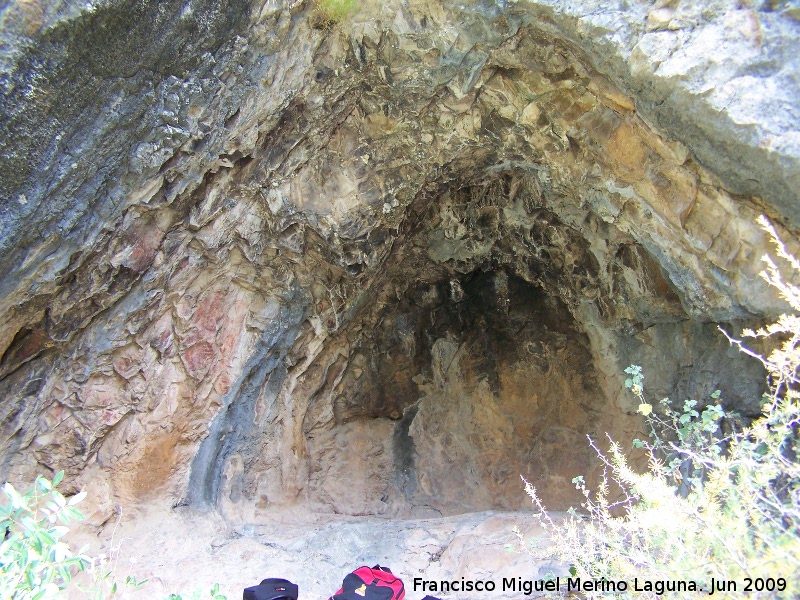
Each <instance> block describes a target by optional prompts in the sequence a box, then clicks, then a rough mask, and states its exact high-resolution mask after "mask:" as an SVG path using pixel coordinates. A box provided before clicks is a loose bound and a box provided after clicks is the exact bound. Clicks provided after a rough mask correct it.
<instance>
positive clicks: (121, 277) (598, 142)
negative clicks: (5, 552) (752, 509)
mask: <svg viewBox="0 0 800 600" xmlns="http://www.w3.org/2000/svg"><path fill="white" fill-rule="evenodd" d="M662 4H663V3H661V4H658V5H651V4H650V3H634V4H633V5H631V3H628V2H625V3H623V2H620V3H619V4H616V3H609V2H593V1H584V2H580V3H564V2H557V1H546V0H545V1H539V2H527V1H522V0H520V1H519V2H509V3H504V2H502V3H501V2H497V3H492V2H488V1H478V0H475V1H468V2H464V3H459V5H458V6H451V5H449V4H448V3H428V2H421V1H417V0H408V1H405V2H389V3H380V4H378V3H375V4H372V3H366V4H365V6H363V7H362V8H361V9H360V10H359V11H358V12H357V13H356V14H355V15H353V16H351V17H350V18H348V19H347V20H346V21H345V22H342V23H339V24H336V25H331V24H329V23H326V22H325V19H324V18H323V17H322V16H321V14H320V12H319V11H318V10H317V9H315V8H314V7H313V6H311V5H307V4H305V3H302V2H282V1H280V0H274V1H273V0H269V1H268V2H266V3H264V2H261V1H252V2H246V1H244V0H242V1H239V2H223V3H219V2H217V3H211V2H203V1H202V0H200V1H199V2H194V1H192V2H186V1H184V0H181V1H177V0H175V1H172V0H170V1H166V2H158V3H140V2H133V1H127V0H124V1H114V0H110V1H108V2H100V3H94V4H86V3H82V2H70V1H65V2H55V1H52V2H51V1H49V0H41V1H39V0H37V1H33V2H14V3H10V4H8V5H7V6H6V7H5V8H3V9H2V13H0V15H2V16H0V19H2V21H0V24H1V25H2V36H3V40H4V44H3V46H2V48H0V60H2V64H3V67H4V74H3V76H2V77H1V78H0V85H2V91H3V101H2V113H1V115H0V119H1V120H2V123H3V135H2V137H0V180H1V181H2V182H3V183H2V189H0V192H1V193H2V196H3V205H2V206H3V207H2V219H3V228H2V231H0V290H2V293H1V294H0V311H2V314H3V315H4V319H3V320H2V321H1V322H0V355H2V358H0V394H1V396H0V397H2V404H0V417H1V418H0V455H2V471H1V472H0V474H1V475H2V477H3V478H4V479H11V480H18V479H24V478H32V476H33V475H34V474H35V473H36V472H37V471H41V470H42V469H66V470H67V471H68V472H69V477H68V481H71V482H72V483H73V484H74V485H75V486H76V487H79V486H83V485H85V486H88V487H90V488H91V489H92V490H94V494H93V496H94V498H95V503H96V506H95V512H94V515H93V519H95V521H96V522H98V523H101V522H103V521H104V520H105V519H107V518H108V517H109V515H110V514H111V511H112V509H113V506H114V505H115V504H135V503H139V502H145V501H150V500H154V501H157V502H172V503H178V502H188V503H193V504H197V505H205V506H217V507H218V508H219V509H220V510H221V511H222V512H223V513H224V514H225V515H227V516H229V518H231V519H233V520H237V521H241V522H253V521H257V520H258V518H259V516H260V515H264V514H266V512H267V511H270V510H273V509H275V508H278V507H291V506H304V507H310V508H312V509H314V510H320V511H332V512H338V513H345V514H414V515H418V516H427V515H430V514H450V513H457V512H464V511H469V510H479V509H480V510H482V509H492V508H504V509H518V508H524V507H525V506H526V505H527V500H526V497H525V495H524V493H523V492H522V488H521V483H520V480H519V477H520V475H523V476H524V477H525V478H526V479H528V480H530V481H531V482H532V483H534V484H535V485H536V486H537V487H538V488H539V489H540V490H542V491H543V496H544V498H545V499H546V500H548V501H549V502H551V503H552V504H553V505H554V506H556V507H560V506H564V507H566V506H568V505H569V504H570V503H571V502H574V500H575V497H574V496H573V494H574V493H575V491H574V488H573V486H572V484H571V479H572V478H573V477H574V476H576V475H578V474H586V475H587V476H591V475H593V474H596V472H597V471H596V469H597V468H598V467H597V466H596V465H595V462H596V461H595V460H594V458H593V451H592V450H591V449H590V448H589V446H588V442H587V440H586V436H587V435H589V436H591V437H592V438H594V439H604V438H605V434H606V433H607V432H608V433H609V434H611V435H612V436H613V437H615V438H617V439H621V440H628V439H630V438H632V437H634V436H636V435H641V429H642V422H641V420H640V417H638V416H637V415H636V413H635V410H636V402H635V401H634V399H633V398H631V397H630V396H628V395H626V393H625V391H624V389H623V386H622V381H623V379H624V377H623V373H622V370H623V369H624V368H625V367H626V366H627V365H629V364H631V363H636V364H641V365H642V366H643V367H644V369H645V373H646V376H647V380H646V383H647V387H648V392H649V393H652V395H653V397H654V398H657V399H659V398H661V397H664V396H672V397H674V398H675V399H676V400H679V401H682V400H683V399H685V398H686V397H695V398H697V399H698V400H702V399H704V398H706V397H707V396H708V394H710V393H711V392H712V391H713V390H715V389H720V390H721V391H722V397H723V400H724V402H725V403H726V406H736V407H738V408H739V410H741V411H742V412H743V413H744V414H745V415H751V416H752V415H755V414H757V413H758V410H759V408H758V404H759V403H758V398H759V396H760V391H761V389H762V387H763V385H764V383H763V380H764V375H763V372H762V371H761V370H760V368H759V367H758V366H757V365H755V364H754V363H753V362H752V361H749V360H747V359H746V357H744V356H742V355H739V354H737V352H736V351H735V350H733V349H731V348H730V347H729V346H728V343H727V341H726V340H725V338H724V337H723V336H722V334H721V333H720V332H719V331H718V329H717V324H723V325H724V327H725V328H726V329H728V330H732V331H733V332H737V331H738V329H739V328H740V327H741V325H743V324H752V323H754V322H758V321H759V320H760V319H762V318H765V317H769V316H773V315H775V314H777V313H778V312H780V311H782V310H783V309H784V308H785V307H784V306H783V305H782V303H781V301H780V299H779V298H778V297H777V296H776V295H775V294H774V293H773V292H771V291H770V289H769V288H768V287H767V286H766V284H765V283H764V282H763V280H761V278H760V277H759V275H758V274H759V272H760V270H761V268H762V263H761V257H762V255H764V254H765V253H767V252H769V250H770V248H769V243H768V240H767V239H766V237H765V235H764V233H763V232H762V231H761V230H760V229H759V227H758V226H757V224H756V218H757V217H758V215H760V214H762V213H765V214H767V216H768V217H770V218H771V219H772V221H773V222H774V223H775V226H776V228H777V230H778V232H779V235H780V236H781V237H782V239H783V240H784V241H785V242H786V244H787V247H788V249H789V250H790V251H792V252H795V253H797V251H798V250H800V247H799V246H800V244H798V241H797V231H798V227H799V226H800V212H798V211H797V209H796V206H797V201H798V199H799V198H798V189H800V180H798V177H800V175H798V174H800V133H798V131H800V126H799V122H798V121H799V119H800V118H799V117H798V114H800V89H798V88H799V87H800V83H798V80H797V77H796V73H797V72H800V52H798V50H800V48H798V46H800V43H798V40H800V35H798V34H800V23H799V22H798V21H797V20H796V15H795V12H792V11H794V10H795V9H792V8H791V7H789V8H787V9H785V10H784V9H782V8H780V7H778V8H776V9H774V10H772V9H770V10H766V9H764V10H761V9H755V8H742V7H741V6H740V5H739V4H738V3H735V2H727V1H720V2H715V3H711V4H708V3H703V6H702V7H699V6H688V5H687V6H684V5H683V4H682V3H670V4H668V5H662Z"/></svg>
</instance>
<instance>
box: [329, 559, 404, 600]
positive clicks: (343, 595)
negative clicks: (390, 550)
mask: <svg viewBox="0 0 800 600" xmlns="http://www.w3.org/2000/svg"><path fill="white" fill-rule="evenodd" d="M405 596H406V590H405V588H404V587H403V582H402V581H400V580H399V579H398V578H397V577H395V576H394V575H392V572H391V571H390V570H389V569H387V568H386V567H382V566H380V565H375V566H374V567H372V568H371V569H370V568H369V567H359V568H357V569H356V570H355V571H353V572H352V573H350V574H349V575H348V576H347V577H345V578H344V581H343V582H342V587H341V589H340V590H339V591H338V592H336V593H335V594H334V595H333V596H331V597H330V598H328V600H403V598H405Z"/></svg>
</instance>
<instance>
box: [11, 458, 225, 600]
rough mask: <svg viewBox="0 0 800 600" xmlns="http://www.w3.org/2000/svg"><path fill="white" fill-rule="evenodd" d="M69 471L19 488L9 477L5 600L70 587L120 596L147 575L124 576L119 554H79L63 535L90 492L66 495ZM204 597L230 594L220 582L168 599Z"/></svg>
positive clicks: (100, 599) (43, 597)
mask: <svg viewBox="0 0 800 600" xmlns="http://www.w3.org/2000/svg"><path fill="white" fill-rule="evenodd" d="M63 477H64V472H63V471H61V472H59V473H57V474H56V476H55V477H54V478H53V480H52V481H50V480H49V479H47V478H45V477H42V476H41V475H40V476H39V477H37V478H36V481H35V482H34V485H33V488H32V489H31V490H30V491H28V492H27V493H25V494H21V493H19V492H18V491H17V490H16V488H15V487H14V486H13V485H11V484H10V483H6V484H5V485H4V486H3V492H4V494H5V496H6V502H5V503H3V504H2V505H0V535H4V539H3V541H2V543H0V598H2V599H3V600H6V599H8V600H48V599H50V598H58V597H62V592H65V591H67V590H80V591H82V592H83V594H84V595H85V596H86V597H88V598H93V599H95V600H104V599H106V598H111V597H113V596H116V595H117V594H118V593H120V592H121V591H123V590H124V589H126V588H127V589H138V588H140V587H141V586H142V585H144V583H145V582H146V580H145V581H139V580H137V579H136V578H135V577H134V576H132V575H127V576H126V577H125V578H124V579H122V580H120V579H119V578H118V576H117V574H116V573H115V565H116V560H115V559H116V554H115V553H118V552H119V548H116V549H114V548H113V543H112V554H110V555H109V556H101V557H96V558H92V557H89V556H87V555H86V553H85V552H86V549H85V548H83V549H81V550H80V551H79V552H78V553H77V554H76V553H74V552H73V551H72V549H71V548H70V547H69V545H68V544H67V543H65V542H64V541H63V539H62V538H63V537H64V536H65V535H66V534H67V533H68V532H69V527H68V525H69V524H70V523H71V522H72V521H76V520H81V519H84V518H85V517H84V515H83V514H82V513H81V512H80V511H79V510H78V509H77V508H76V505H77V504H79V503H80V502H81V501H82V500H83V499H84V498H85V497H86V493H85V492H81V493H79V494H76V495H75V496H72V497H71V498H65V497H64V496H63V495H62V494H61V493H60V492H59V491H58V490H57V489H56V488H57V487H58V485H59V484H60V483H61V481H62V479H63ZM79 571H86V572H88V575H89V579H90V581H91V582H92V584H93V585H92V587H91V588H86V587H84V586H81V585H78V584H77V583H76V581H75V579H74V576H75V575H76V574H77V572H79ZM184 597H185V598H191V599H193V600H199V599H200V598H201V597H203V598H208V599H210V600H226V598H225V596H224V595H222V594H221V593H220V591H219V584H215V585H214V586H213V587H212V588H211V589H210V591H209V593H208V595H207V596H202V594H201V593H200V592H195V593H194V594H192V595H185V596H182V595H180V594H170V596H169V598H168V599H167V600H182V599H183V598H184Z"/></svg>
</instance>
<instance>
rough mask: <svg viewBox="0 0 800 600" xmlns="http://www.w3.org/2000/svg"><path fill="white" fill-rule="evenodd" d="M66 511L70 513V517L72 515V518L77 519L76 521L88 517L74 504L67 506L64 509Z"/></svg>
mask: <svg viewBox="0 0 800 600" xmlns="http://www.w3.org/2000/svg"><path fill="white" fill-rule="evenodd" d="M64 512H65V513H66V514H67V515H69V517H70V518H71V519H75V520H76V521H82V520H83V519H85V518H86V515H84V514H83V513H82V512H81V511H79V510H78V509H77V508H75V507H74V506H67V507H66V508H65V509H64Z"/></svg>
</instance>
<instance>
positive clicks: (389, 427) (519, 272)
mask: <svg viewBox="0 0 800 600" xmlns="http://www.w3.org/2000/svg"><path fill="white" fill-rule="evenodd" d="M514 188H516V189H515V190H514V192H515V193H512V189H514ZM532 189H533V188H532ZM534 191H535V189H534ZM400 239H401V242H402V243H399V244H397V246H396V247H397V250H396V252H395V253H394V255H392V256H390V258H389V260H387V261H386V265H387V268H386V269H385V270H384V271H383V272H382V273H381V274H380V275H379V276H378V277H376V279H375V280H374V281H372V282H370V284H371V288H370V290H369V292H365V297H366V298H367V300H365V301H364V302H363V303H362V304H363V306H362V308H361V310H360V312H358V313H357V314H356V315H355V316H354V317H353V318H352V320H351V321H350V322H349V323H348V324H347V326H346V327H344V328H343V330H342V331H341V332H340V333H339V334H338V336H337V337H336V339H335V340H332V341H331V343H330V349H329V350H328V351H327V352H324V353H322V355H321V357H320V358H319V359H318V360H317V364H319V365H320V370H321V371H324V372H325V373H326V375H325V380H324V382H323V383H321V385H320V386H319V388H318V389H317V390H315V391H314V392H313V397H312V398H311V401H310V409H309V411H308V412H307V413H306V414H305V416H304V422H303V444H304V447H305V450H306V452H307V457H308V460H307V465H308V466H307V468H308V479H307V481H308V487H307V488H306V489H305V490H304V492H305V493H306V494H307V497H308V498H309V499H310V500H311V503H312V505H318V506H319V505H321V508H323V509H328V508H333V510H334V511H335V512H340V513H345V514H354V513H355V514H395V515H408V516H439V515H448V514H455V513H463V512H470V511H480V510H493V509H502V510H509V509H510V510H517V509H527V508H529V507H530V499H529V498H528V497H527V496H526V495H525V494H524V491H523V489H524V488H523V484H522V481H521V479H520V476H522V477H524V478H525V479H526V480H528V481H530V482H531V483H532V484H533V485H535V486H536V488H537V490H539V491H540V493H541V497H542V498H543V499H544V500H545V501H546V502H547V504H548V506H550V507H553V508H568V507H569V506H573V505H576V504H577V503H578V502H579V501H580V496H579V495H578V493H577V491H576V490H575V486H574V484H573V483H572V479H573V478H574V477H575V476H577V475H584V476H587V477H591V475H592V473H594V472H595V471H596V469H597V464H596V463H597V461H596V456H595V455H594V451H593V450H592V449H591V447H590V446H589V444H588V441H587V439H586V436H587V435H591V436H592V437H593V438H597V437H598V436H599V435H602V432H603V431H605V430H606V429H607V428H608V423H609V422H610V420H611V419H610V418H606V416H607V415H609V414H610V413H611V412H615V411H616V412H617V413H618V412H619V410H618V409H612V410H610V409H609V406H608V405H609V403H608V401H607V399H606V394H605V392H604V390H602V389H601V387H600V385H599V384H598V381H597V376H596V372H595V365H594V362H595V361H594V358H593V351H592V347H591V342H590V338H589V337H588V336H587V335H586V332H585V331H584V329H583V324H582V323H581V322H580V321H579V320H578V319H576V316H575V315H576V314H580V313H579V311H578V310H577V308H576V307H577V306H578V303H577V302H576V300H575V299H576V298H585V297H586V296H592V295H594V296H595V297H597V296H598V295H599V292H597V291H596V290H594V293H593V292H592V290H587V287H591V286H592V285H596V284H595V283H593V282H592V280H591V279H592V278H593V277H596V275H597V271H598V266H597V264H596V261H595V259H594V258H593V256H592V254H591V253H590V252H589V251H588V243H587V242H586V240H584V239H582V238H581V235H580V232H579V231H578V230H575V229H573V228H569V227H566V226H565V225H564V224H563V223H561V222H560V221H559V220H558V218H557V217H556V216H555V215H554V214H553V213H551V212H549V211H546V210H544V209H542V208H541V207H540V206H538V205H537V203H536V201H535V199H534V198H532V197H531V190H527V191H520V185H518V184H517V185H516V186H515V184H514V182H513V180H512V178H510V177H501V178H493V179H492V180H490V181H489V182H485V183H483V182H482V183H480V184H477V185H472V186H464V187H462V188H457V189H450V190H445V191H444V192H443V193H441V194H439V196H438V197H437V198H435V199H434V200H432V201H431V200H429V199H424V198H423V199H420V200H419V203H418V206H417V218H416V220H415V221H414V222H413V223H412V224H411V225H410V226H409V227H408V228H407V230H406V231H404V232H401V235H400ZM579 292H580V293H579ZM322 365H324V366H322ZM615 417H616V418H617V419H619V418H620V417H621V418H622V419H623V420H625V419H631V417H630V416H627V415H615ZM604 428H606V429H604Z"/></svg>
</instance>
